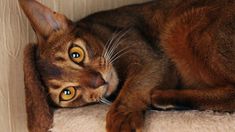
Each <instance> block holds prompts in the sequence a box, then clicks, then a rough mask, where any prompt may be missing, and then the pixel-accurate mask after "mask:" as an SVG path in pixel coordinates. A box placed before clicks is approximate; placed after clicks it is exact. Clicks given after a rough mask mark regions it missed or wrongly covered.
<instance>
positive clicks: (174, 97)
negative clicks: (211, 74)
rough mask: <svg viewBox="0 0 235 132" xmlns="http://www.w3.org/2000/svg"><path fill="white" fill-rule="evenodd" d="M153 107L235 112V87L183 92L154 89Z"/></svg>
mask: <svg viewBox="0 0 235 132" xmlns="http://www.w3.org/2000/svg"><path fill="white" fill-rule="evenodd" d="M151 103H152V105H153V106H155V107H158V106H183V107H187V108H190V109H197V110H215V111H235V87H233V86H218V87H214V88H198V89H183V90H174V89H171V90H159V89H154V90H153V91H152V95H151Z"/></svg>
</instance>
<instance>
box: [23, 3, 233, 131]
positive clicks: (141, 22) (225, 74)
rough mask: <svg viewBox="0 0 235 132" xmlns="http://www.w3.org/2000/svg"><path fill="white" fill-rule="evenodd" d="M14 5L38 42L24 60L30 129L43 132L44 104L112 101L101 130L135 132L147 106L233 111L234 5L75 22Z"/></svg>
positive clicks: (146, 10) (126, 11)
mask: <svg viewBox="0 0 235 132" xmlns="http://www.w3.org/2000/svg"><path fill="white" fill-rule="evenodd" d="M20 5H21V7H22V8H23V10H24V12H25V14H26V15H27V17H28V18H29V20H30V22H31V24H32V27H33V28H34V30H35V32H36V34H37V38H38V42H37V44H29V45H28V46H27V47H26V50H25V59H24V72H25V86H26V99H27V100H26V103H27V112H28V122H29V124H28V126H29V130H30V131H34V132H43V131H47V130H48V129H49V128H50V125H51V123H52V118H53V112H52V110H51V108H52V104H50V105H49V103H48V102H51V103H52V102H53V104H54V105H56V106H60V107H78V106H84V105H88V104H92V103H97V102H100V101H102V100H103V99H104V98H110V97H115V100H114V102H113V104H112V105H111V108H110V110H109V112H108V114H107V123H106V130H107V131H108V132H120V131H121V132H131V131H141V130H142V128H143V122H144V113H145V111H146V110H147V109H148V108H149V107H151V106H153V107H155V108H163V107H165V108H170V107H168V106H172V107H177V106H182V107H188V108H190V109H197V110H206V109H210V110H218V111H234V110H235V86H234V84H235V1H234V0H223V1H221V0H157V1H152V2H148V3H144V4H138V5H131V6H126V7H121V8H118V9H114V10H110V11H103V12H99V13H95V14H93V15H90V16H88V17H86V18H84V19H82V20H79V21H78V22H72V21H71V20H69V19H67V18H66V17H65V16H63V15H61V14H59V13H56V12H53V11H51V10H50V9H48V8H47V7H45V6H43V5H41V4H40V3H38V2H36V1H34V0H20ZM48 93H49V94H48Z"/></svg>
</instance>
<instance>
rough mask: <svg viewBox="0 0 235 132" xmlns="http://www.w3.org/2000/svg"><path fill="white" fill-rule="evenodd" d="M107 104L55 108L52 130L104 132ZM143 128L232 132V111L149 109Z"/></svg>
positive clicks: (157, 131)
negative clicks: (230, 112)
mask: <svg viewBox="0 0 235 132" xmlns="http://www.w3.org/2000/svg"><path fill="white" fill-rule="evenodd" d="M108 107H109V106H107V105H101V104H98V105H91V106H87V107H82V108H76V109H59V110H57V111H56V112H55V116H54V125H53V128H52V129H51V131H52V132H105V115H106V113H107V110H108ZM144 131H145V132H235V113H234V114H229V113H217V112H212V111H149V112H147V113H146V121H145V129H144Z"/></svg>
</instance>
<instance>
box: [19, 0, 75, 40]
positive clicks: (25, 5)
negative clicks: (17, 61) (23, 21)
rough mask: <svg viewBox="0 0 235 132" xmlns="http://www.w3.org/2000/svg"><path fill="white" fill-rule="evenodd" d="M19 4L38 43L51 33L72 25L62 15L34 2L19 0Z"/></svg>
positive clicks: (31, 0)
mask: <svg viewBox="0 0 235 132" xmlns="http://www.w3.org/2000/svg"><path fill="white" fill-rule="evenodd" d="M19 3H20V6H21V8H22V9H23V10H24V13H25V14H26V16H27V17H28V19H29V21H30V23H31V25H32V27H33V29H34V30H35V32H36V34H37V37H38V41H40V40H41V39H44V40H45V39H47V38H48V37H49V36H50V35H51V34H52V33H53V32H56V31H60V30H66V29H67V28H68V27H69V25H71V23H72V21H71V20H69V19H67V18H66V17H65V16H64V15H62V14H59V13H57V12H54V11H52V10H51V9H49V8H47V7H46V6H44V5H42V4H40V3H39V2H37V1H35V0H19ZM39 43H40V42H39Z"/></svg>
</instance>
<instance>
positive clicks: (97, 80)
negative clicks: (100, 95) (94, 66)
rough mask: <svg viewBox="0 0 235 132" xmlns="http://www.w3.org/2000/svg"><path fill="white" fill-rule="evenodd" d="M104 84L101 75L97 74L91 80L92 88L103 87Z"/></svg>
mask: <svg viewBox="0 0 235 132" xmlns="http://www.w3.org/2000/svg"><path fill="white" fill-rule="evenodd" d="M105 83H106V82H105V80H104V79H103V77H102V75H101V74H100V73H99V74H97V75H96V77H95V79H94V80H93V87H94V88H98V87H100V86H102V85H104V84H105Z"/></svg>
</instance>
